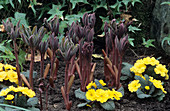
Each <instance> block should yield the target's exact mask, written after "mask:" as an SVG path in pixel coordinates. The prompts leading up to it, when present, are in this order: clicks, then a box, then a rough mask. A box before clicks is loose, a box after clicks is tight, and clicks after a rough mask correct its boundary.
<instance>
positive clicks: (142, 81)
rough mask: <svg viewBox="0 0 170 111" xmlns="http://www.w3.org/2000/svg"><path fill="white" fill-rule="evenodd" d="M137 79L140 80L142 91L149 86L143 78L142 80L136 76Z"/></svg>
mask: <svg viewBox="0 0 170 111" xmlns="http://www.w3.org/2000/svg"><path fill="white" fill-rule="evenodd" d="M135 79H136V80H139V82H140V84H141V87H142V89H144V88H145V86H147V82H146V81H145V80H144V79H143V78H141V77H140V76H137V75H135Z"/></svg>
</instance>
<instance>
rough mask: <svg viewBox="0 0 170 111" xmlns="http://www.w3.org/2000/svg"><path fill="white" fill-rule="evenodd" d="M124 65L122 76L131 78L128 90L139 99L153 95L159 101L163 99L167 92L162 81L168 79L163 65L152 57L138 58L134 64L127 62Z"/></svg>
mask: <svg viewBox="0 0 170 111" xmlns="http://www.w3.org/2000/svg"><path fill="white" fill-rule="evenodd" d="M124 65H125V66H124V67H123V69H122V73H123V76H122V77H124V79H125V78H127V79H130V80H132V81H131V82H130V83H129V85H128V89H129V91H130V92H136V94H137V97H138V98H141V99H143V98H148V97H154V98H156V99H157V100H159V101H161V100H163V98H164V97H165V94H166V93H167V92H166V91H165V89H164V87H163V84H164V83H163V82H162V81H163V80H168V79H169V75H168V70H167V69H166V66H165V65H162V64H160V62H159V61H158V60H156V59H155V58H154V57H145V58H143V59H139V60H137V61H136V63H135V64H134V66H132V65H130V64H128V63H126V64H124ZM125 72H127V73H125ZM134 79H135V80H134Z"/></svg>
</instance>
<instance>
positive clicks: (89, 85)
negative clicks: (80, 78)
mask: <svg viewBox="0 0 170 111" xmlns="http://www.w3.org/2000/svg"><path fill="white" fill-rule="evenodd" d="M92 86H93V87H95V88H97V86H96V84H95V83H94V82H93V81H91V82H90V83H89V84H88V86H86V88H87V89H90V88H91V87H92Z"/></svg>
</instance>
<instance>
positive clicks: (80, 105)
mask: <svg viewBox="0 0 170 111" xmlns="http://www.w3.org/2000/svg"><path fill="white" fill-rule="evenodd" d="M87 104H88V103H81V104H78V105H77V107H83V106H86V105H87Z"/></svg>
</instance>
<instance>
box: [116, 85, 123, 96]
mask: <svg viewBox="0 0 170 111" xmlns="http://www.w3.org/2000/svg"><path fill="white" fill-rule="evenodd" d="M117 91H118V92H121V93H122V96H124V88H123V86H121V87H120V88H119V89H118V90H117Z"/></svg>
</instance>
